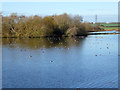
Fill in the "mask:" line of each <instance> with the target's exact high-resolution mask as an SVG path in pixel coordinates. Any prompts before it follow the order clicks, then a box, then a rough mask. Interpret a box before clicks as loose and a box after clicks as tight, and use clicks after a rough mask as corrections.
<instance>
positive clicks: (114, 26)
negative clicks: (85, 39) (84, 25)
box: [91, 23, 119, 31]
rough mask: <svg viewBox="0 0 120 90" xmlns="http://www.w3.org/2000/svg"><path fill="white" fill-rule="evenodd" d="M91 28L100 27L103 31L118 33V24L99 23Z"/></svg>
mask: <svg viewBox="0 0 120 90" xmlns="http://www.w3.org/2000/svg"><path fill="white" fill-rule="evenodd" d="M91 26H99V27H100V28H102V29H103V30H102V31H112V30H116V31H118V28H119V26H118V23H97V24H91Z"/></svg>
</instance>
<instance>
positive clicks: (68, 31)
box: [2, 13, 101, 38]
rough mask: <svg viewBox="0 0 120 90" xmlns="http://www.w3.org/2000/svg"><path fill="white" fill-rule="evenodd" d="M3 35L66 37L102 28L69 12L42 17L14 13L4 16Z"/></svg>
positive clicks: (83, 34)
mask: <svg viewBox="0 0 120 90" xmlns="http://www.w3.org/2000/svg"><path fill="white" fill-rule="evenodd" d="M2 20H3V21H2V37H13V38H14V37H16V38H17V37H20V38H23V37H26V38H36V37H38V38H39V37H64V36H86V35H87V34H88V32H89V31H91V30H94V31H95V30H101V28H100V27H99V26H91V25H90V24H89V23H87V22H84V23H83V22H82V17H81V16H79V15H75V16H70V15H68V14H66V13H65V14H62V15H53V16H45V17H41V16H38V15H35V16H24V15H21V16H18V15H17V14H15V13H13V14H11V15H10V16H3V17H2Z"/></svg>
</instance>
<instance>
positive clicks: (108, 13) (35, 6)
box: [1, 2, 118, 22]
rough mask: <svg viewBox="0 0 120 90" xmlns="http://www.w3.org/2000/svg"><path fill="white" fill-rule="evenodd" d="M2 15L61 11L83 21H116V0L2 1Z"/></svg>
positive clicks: (55, 12) (49, 13) (59, 12)
mask: <svg viewBox="0 0 120 90" xmlns="http://www.w3.org/2000/svg"><path fill="white" fill-rule="evenodd" d="M1 5H2V6H1V7H2V13H3V15H9V14H10V13H17V14H18V15H27V16H30V15H36V14H37V15H40V16H46V15H53V14H56V15H59V14H63V13H67V14H72V15H76V14H78V15H81V16H83V17H84V20H85V21H89V22H94V21H95V15H98V21H100V22H117V20H118V18H117V16H118V2H2V3H1Z"/></svg>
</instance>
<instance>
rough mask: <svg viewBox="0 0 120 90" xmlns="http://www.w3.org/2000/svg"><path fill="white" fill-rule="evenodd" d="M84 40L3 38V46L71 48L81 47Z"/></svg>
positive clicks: (78, 38)
mask: <svg viewBox="0 0 120 90" xmlns="http://www.w3.org/2000/svg"><path fill="white" fill-rule="evenodd" d="M83 40H84V38H83V37H82V38H81V37H75V38H70V37H67V38H60V37H58V38H53V37H50V38H27V39H19V38H7V39H6V38H3V40H2V42H3V45H8V46H10V47H15V46H16V44H17V45H18V46H19V47H21V48H24V47H28V48H29V49H40V48H52V47H55V48H70V47H71V46H76V47H77V46H79V45H80V44H82V42H83Z"/></svg>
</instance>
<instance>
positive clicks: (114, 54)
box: [3, 34, 118, 88]
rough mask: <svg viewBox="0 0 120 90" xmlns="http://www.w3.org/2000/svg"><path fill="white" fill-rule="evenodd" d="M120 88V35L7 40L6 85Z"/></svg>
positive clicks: (5, 59) (4, 44)
mask: <svg viewBox="0 0 120 90" xmlns="http://www.w3.org/2000/svg"><path fill="white" fill-rule="evenodd" d="M117 87H118V35H117V34H115V35H114V34H113V35H89V36H87V37H86V38H83V37H82V38H81V37H77V38H33V39H15V38H11V39H3V88H117Z"/></svg>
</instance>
